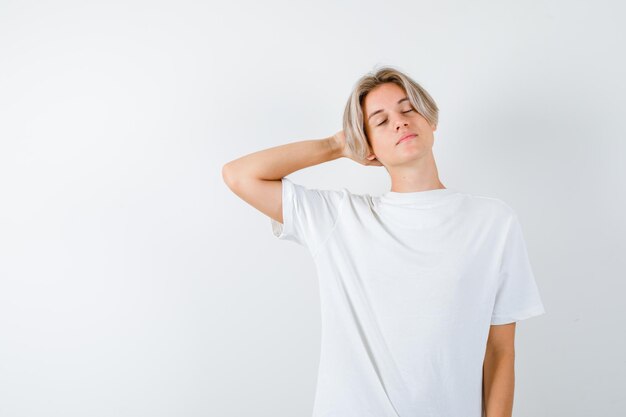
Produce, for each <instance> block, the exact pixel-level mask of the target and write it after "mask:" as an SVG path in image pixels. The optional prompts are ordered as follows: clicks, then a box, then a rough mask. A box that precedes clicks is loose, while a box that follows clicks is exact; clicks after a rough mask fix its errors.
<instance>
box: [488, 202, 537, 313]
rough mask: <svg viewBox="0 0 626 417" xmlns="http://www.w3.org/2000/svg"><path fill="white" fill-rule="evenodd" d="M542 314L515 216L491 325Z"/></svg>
mask: <svg viewBox="0 0 626 417" xmlns="http://www.w3.org/2000/svg"><path fill="white" fill-rule="evenodd" d="M544 313H545V309H544V306H543V303H542V300H541V296H540V294H539V289H538V287H537V283H536V282H535V276H534V274H533V271H532V267H531V264H530V260H529V258H528V252H527V250H526V243H525V241H524V236H523V233H522V227H521V225H520V222H519V219H518V216H517V214H516V213H513V216H512V219H511V222H510V224H509V229H508V232H507V236H506V240H505V243H504V248H503V251H502V259H501V264H500V274H499V280H498V288H497V292H496V299H495V304H494V308H493V312H492V316H491V324H507V323H513V322H516V321H519V320H524V319H527V318H530V317H534V316H539V315H541V314H544Z"/></svg>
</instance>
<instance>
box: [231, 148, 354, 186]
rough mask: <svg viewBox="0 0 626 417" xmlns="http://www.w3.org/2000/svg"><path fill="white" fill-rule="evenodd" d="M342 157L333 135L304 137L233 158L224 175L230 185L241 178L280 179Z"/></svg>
mask: <svg viewBox="0 0 626 417" xmlns="http://www.w3.org/2000/svg"><path fill="white" fill-rule="evenodd" d="M341 156H342V152H341V150H340V149H339V147H338V146H337V143H336V142H335V141H334V140H333V138H332V136H331V137H329V138H324V139H310V140H303V141H299V142H292V143H288V144H285V145H280V146H275V147H273V148H268V149H264V150H261V151H257V152H253V153H251V154H248V155H245V156H242V157H241V158H238V159H235V160H233V161H230V162H228V163H227V164H225V165H224V167H223V168H222V176H223V178H224V181H225V182H226V184H227V185H228V186H229V187H230V185H231V184H233V183H235V182H237V181H238V180H241V179H242V178H244V179H245V178H254V179H257V180H266V181H272V180H280V179H281V178H283V177H285V176H287V175H289V174H291V173H292V172H295V171H298V170H300V169H303V168H307V167H310V166H313V165H318V164H321V163H324V162H328V161H332V160H334V159H337V158H340V157H341Z"/></svg>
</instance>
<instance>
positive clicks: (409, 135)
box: [396, 133, 417, 145]
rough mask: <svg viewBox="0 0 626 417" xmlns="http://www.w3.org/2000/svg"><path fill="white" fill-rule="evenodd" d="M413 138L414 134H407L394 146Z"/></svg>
mask: <svg viewBox="0 0 626 417" xmlns="http://www.w3.org/2000/svg"><path fill="white" fill-rule="evenodd" d="M415 136H417V135H416V134H415V133H407V134H406V135H404V136H402V137H401V138H400V139H399V140H398V142H396V145H397V144H399V143H400V142H402V141H403V140H405V139H410V138H412V137H415Z"/></svg>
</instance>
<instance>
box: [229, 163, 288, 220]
mask: <svg viewBox="0 0 626 417" xmlns="http://www.w3.org/2000/svg"><path fill="white" fill-rule="evenodd" d="M224 181H225V182H226V184H227V185H228V188H230V189H231V191H232V192H233V193H235V194H236V195H237V196H238V197H240V198H241V199H242V200H244V201H245V202H246V203H248V204H250V205H251V206H252V207H254V208H256V209H257V210H259V211H260V212H261V213H264V214H265V215H267V216H269V217H270V218H272V219H274V220H276V221H278V222H280V223H282V222H283V205H282V183H281V180H263V179H258V178H237V179H232V178H231V179H229V178H228V177H227V174H224Z"/></svg>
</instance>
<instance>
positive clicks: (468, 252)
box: [270, 177, 545, 417]
mask: <svg viewBox="0 0 626 417" xmlns="http://www.w3.org/2000/svg"><path fill="white" fill-rule="evenodd" d="M282 184H283V188H282V198H283V203H282V204H283V223H282V224H281V223H279V222H277V221H275V220H273V219H270V220H271V225H272V232H273V234H274V235H275V236H276V237H278V238H279V239H287V240H291V241H294V242H296V243H298V244H300V245H302V246H304V247H306V248H307V249H308V250H309V252H310V254H311V256H312V257H313V260H314V262H315V265H316V268H317V274H318V279H319V287H320V303H321V316H322V317H321V318H322V341H321V352H320V363H319V370H318V379H317V390H316V394H315V403H314V411H313V417H427V416H428V417H481V415H482V407H483V405H482V370H483V361H484V357H485V348H486V343H487V337H488V334H489V326H490V325H492V324H505V323H512V322H515V321H519V320H524V319H527V318H529V317H533V316H538V315H540V314H543V313H545V310H544V306H543V303H542V301H541V298H540V295H539V291H538V288H537V285H536V282H535V278H534V276H533V272H532V269H531V265H530V261H529V258H528V254H527V251H526V246H525V242H524V237H523V235H522V228H521V226H520V223H519V219H518V216H517V214H516V213H515V211H514V210H513V209H512V208H511V207H510V206H509V205H507V204H506V203H504V202H503V201H502V200H499V199H497V198H491V197H482V196H476V195H471V194H468V193H464V192H460V191H458V190H454V189H450V188H444V189H435V190H427V191H417V192H407V193H400V192H392V191H389V192H387V193H385V194H383V195H381V196H371V195H358V194H353V193H351V192H350V191H348V190H347V189H346V188H343V189H341V190H320V189H310V188H307V187H304V186H302V185H299V184H296V183H294V182H292V181H291V180H290V179H289V178H286V177H285V178H283V179H282Z"/></svg>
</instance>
